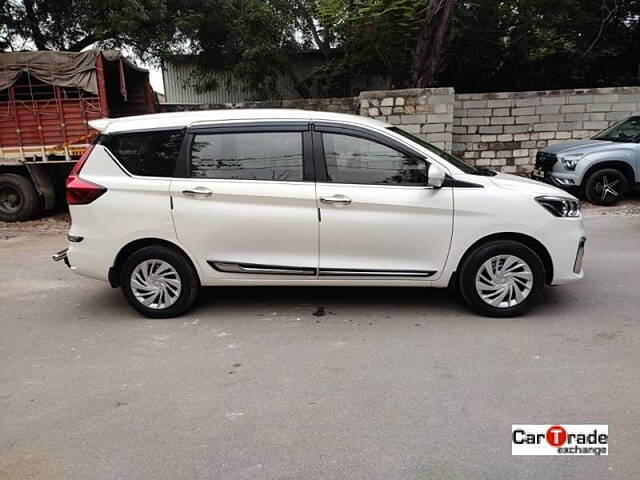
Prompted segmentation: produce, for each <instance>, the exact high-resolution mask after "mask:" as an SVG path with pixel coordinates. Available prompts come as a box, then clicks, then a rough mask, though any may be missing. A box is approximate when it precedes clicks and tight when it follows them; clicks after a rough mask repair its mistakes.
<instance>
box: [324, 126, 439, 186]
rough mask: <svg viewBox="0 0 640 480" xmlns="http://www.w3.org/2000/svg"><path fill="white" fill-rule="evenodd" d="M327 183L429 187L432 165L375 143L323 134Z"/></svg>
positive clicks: (363, 139)
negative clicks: (429, 171)
mask: <svg viewBox="0 0 640 480" xmlns="http://www.w3.org/2000/svg"><path fill="white" fill-rule="evenodd" d="M322 141H323V144H324V156H325V161H326V165H327V176H328V181H330V182H334V183H355V184H367V185H377V184H382V185H426V184H427V179H428V169H429V164H428V163H427V162H426V161H425V160H423V159H421V158H418V157H415V156H410V155H406V154H404V153H402V152H399V151H398V150H395V149H393V148H391V147H388V146H386V145H383V144H381V143H378V142H374V141H372V140H368V139H365V138H361V137H354V136H351V135H343V134H338V133H323V134H322Z"/></svg>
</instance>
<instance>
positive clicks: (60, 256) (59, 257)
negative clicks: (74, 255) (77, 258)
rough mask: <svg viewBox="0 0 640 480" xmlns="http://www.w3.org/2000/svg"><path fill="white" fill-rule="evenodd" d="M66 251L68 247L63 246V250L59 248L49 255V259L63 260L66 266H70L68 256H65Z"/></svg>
mask: <svg viewBox="0 0 640 480" xmlns="http://www.w3.org/2000/svg"><path fill="white" fill-rule="evenodd" d="M68 251H69V249H68V248H65V249H64V250H60V251H59V252H57V253H54V254H53V255H51V259H52V260H53V261H54V262H60V261H63V262H64V264H65V265H66V266H67V267H69V268H71V263H69V257H68V256H67V252H68Z"/></svg>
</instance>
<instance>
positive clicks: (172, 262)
mask: <svg viewBox="0 0 640 480" xmlns="http://www.w3.org/2000/svg"><path fill="white" fill-rule="evenodd" d="M120 285H122V292H123V293H124V296H125V298H126V299H127V301H128V302H129V305H131V306H132V307H133V308H135V309H136V310H137V311H139V312H140V313H142V314H143V315H145V316H147V317H150V318H168V317H175V316H177V315H180V314H182V313H184V312H185V311H187V310H188V309H189V307H191V305H192V304H193V302H194V301H195V299H196V296H197V295H198V290H199V286H200V285H199V282H198V277H197V274H196V272H195V270H194V268H193V266H192V265H191V262H189V260H188V259H187V258H186V257H185V256H184V255H183V254H182V253H180V252H179V251H177V250H175V249H172V248H169V247H165V246H163V245H152V246H148V247H144V248H141V249H140V250H137V251H136V252H134V253H133V254H132V255H131V256H130V257H129V258H128V259H127V260H126V261H125V263H124V265H123V267H122V270H121V272H120Z"/></svg>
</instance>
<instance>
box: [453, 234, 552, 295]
mask: <svg viewBox="0 0 640 480" xmlns="http://www.w3.org/2000/svg"><path fill="white" fill-rule="evenodd" d="M497 240H511V241H515V242H519V243H522V244H523V245H526V246H527V247H529V248H530V249H531V250H533V251H534V252H535V253H536V255H538V257H540V260H542V264H543V266H544V276H545V282H546V283H547V284H551V282H552V281H553V260H551V255H550V254H549V251H548V250H547V248H546V247H545V246H544V245H543V244H542V243H540V241H539V240H536V239H535V238H533V237H531V236H529V235H527V234H524V233H517V232H501V233H493V234H491V235H486V236H484V237H482V238H480V239H478V240H476V241H475V242H474V243H473V244H472V245H471V246H470V247H469V248H467V250H466V251H465V252H464V254H463V255H462V257H461V258H460V261H459V262H458V265H457V267H456V271H455V272H454V275H453V276H452V280H451V281H453V278H454V277H456V276H457V273H458V272H459V271H460V267H461V265H462V264H463V263H464V261H465V260H466V259H467V258H468V257H469V255H471V253H473V251H474V250H476V249H477V248H479V247H481V246H482V245H485V244H487V243H489V242H494V241H497Z"/></svg>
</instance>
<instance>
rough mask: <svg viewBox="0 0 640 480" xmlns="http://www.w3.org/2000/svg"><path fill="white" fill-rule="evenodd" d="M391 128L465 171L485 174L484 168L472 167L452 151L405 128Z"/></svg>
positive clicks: (390, 128) (473, 173)
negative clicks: (432, 143)
mask: <svg viewBox="0 0 640 480" xmlns="http://www.w3.org/2000/svg"><path fill="white" fill-rule="evenodd" d="M389 130H391V131H392V132H395V133H398V134H400V135H402V136H403V137H405V138H408V139H409V140H411V141H412V142H415V143H417V144H418V145H420V146H421V147H424V148H426V149H427V150H429V151H430V152H432V153H435V154H436V155H438V156H439V157H442V158H443V159H444V160H446V161H447V162H449V163H451V164H452V165H453V166H455V167H458V168H459V169H460V170H462V171H463V172H464V173H470V174H472V175H483V172H482V170H480V169H477V168H475V167H472V166H471V165H469V164H468V163H466V162H464V161H462V160H460V159H459V158H458V157H456V156H454V155H451V154H450V153H447V152H445V151H444V150H440V149H439V148H438V147H436V146H434V145H431V144H430V143H427V142H425V141H424V140H421V139H419V138H418V137H414V136H413V135H411V134H410V133H407V132H405V131H404V130H402V129H401V128H398V127H389Z"/></svg>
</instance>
